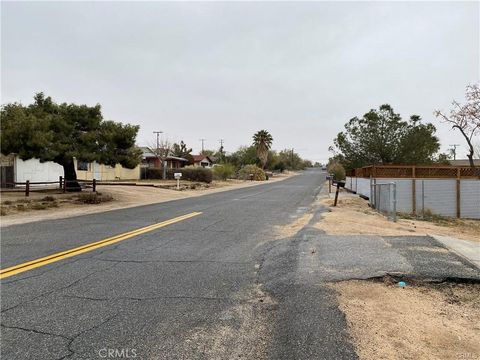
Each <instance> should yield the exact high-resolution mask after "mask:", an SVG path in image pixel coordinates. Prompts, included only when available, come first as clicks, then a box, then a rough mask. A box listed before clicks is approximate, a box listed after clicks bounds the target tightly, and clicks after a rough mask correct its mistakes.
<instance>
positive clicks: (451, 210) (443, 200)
mask: <svg viewBox="0 0 480 360" xmlns="http://www.w3.org/2000/svg"><path fill="white" fill-rule="evenodd" d="M422 182H423V184H424V185H423V189H424V190H423V191H422ZM416 188H417V191H416V193H417V196H416V199H417V213H418V214H419V215H421V214H422V204H424V207H425V210H427V209H428V210H430V211H431V212H432V213H434V214H438V215H443V216H452V217H455V216H457V188H456V180H440V179H425V180H416ZM422 197H424V200H423V201H422Z"/></svg>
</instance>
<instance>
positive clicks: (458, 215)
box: [456, 168, 462, 218]
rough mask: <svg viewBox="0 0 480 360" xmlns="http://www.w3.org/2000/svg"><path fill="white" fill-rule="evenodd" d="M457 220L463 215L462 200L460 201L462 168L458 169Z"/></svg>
mask: <svg viewBox="0 0 480 360" xmlns="http://www.w3.org/2000/svg"><path fill="white" fill-rule="evenodd" d="M456 182H457V184H456V185H457V218H460V215H461V213H460V212H461V211H460V209H461V201H462V200H461V199H460V195H461V194H460V168H457V180H456Z"/></svg>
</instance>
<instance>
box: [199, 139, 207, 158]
mask: <svg viewBox="0 0 480 360" xmlns="http://www.w3.org/2000/svg"><path fill="white" fill-rule="evenodd" d="M205 140H207V139H200V141H201V142H202V155H203V152H204V151H205V147H204V145H205Z"/></svg>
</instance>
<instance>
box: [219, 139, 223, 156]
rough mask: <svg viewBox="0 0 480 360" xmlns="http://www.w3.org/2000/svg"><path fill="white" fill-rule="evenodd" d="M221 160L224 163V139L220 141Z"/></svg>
mask: <svg viewBox="0 0 480 360" xmlns="http://www.w3.org/2000/svg"><path fill="white" fill-rule="evenodd" d="M219 141H220V158H221V159H222V161H223V139H220V140H219Z"/></svg>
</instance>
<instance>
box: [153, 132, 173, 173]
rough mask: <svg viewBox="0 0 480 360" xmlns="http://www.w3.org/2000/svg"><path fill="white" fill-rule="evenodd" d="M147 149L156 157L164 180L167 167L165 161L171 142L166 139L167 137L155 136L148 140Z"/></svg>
mask: <svg viewBox="0 0 480 360" xmlns="http://www.w3.org/2000/svg"><path fill="white" fill-rule="evenodd" d="M157 140H158V141H157ZM147 149H148V151H150V152H151V153H152V154H153V155H155V157H156V158H157V159H158V161H159V163H160V168H161V169H162V170H163V171H162V179H163V180H165V179H166V177H167V167H166V164H165V161H166V159H167V157H168V156H169V155H170V153H171V152H172V143H171V142H170V141H168V139H158V138H157V139H155V140H153V141H151V142H149V144H148V146H147Z"/></svg>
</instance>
